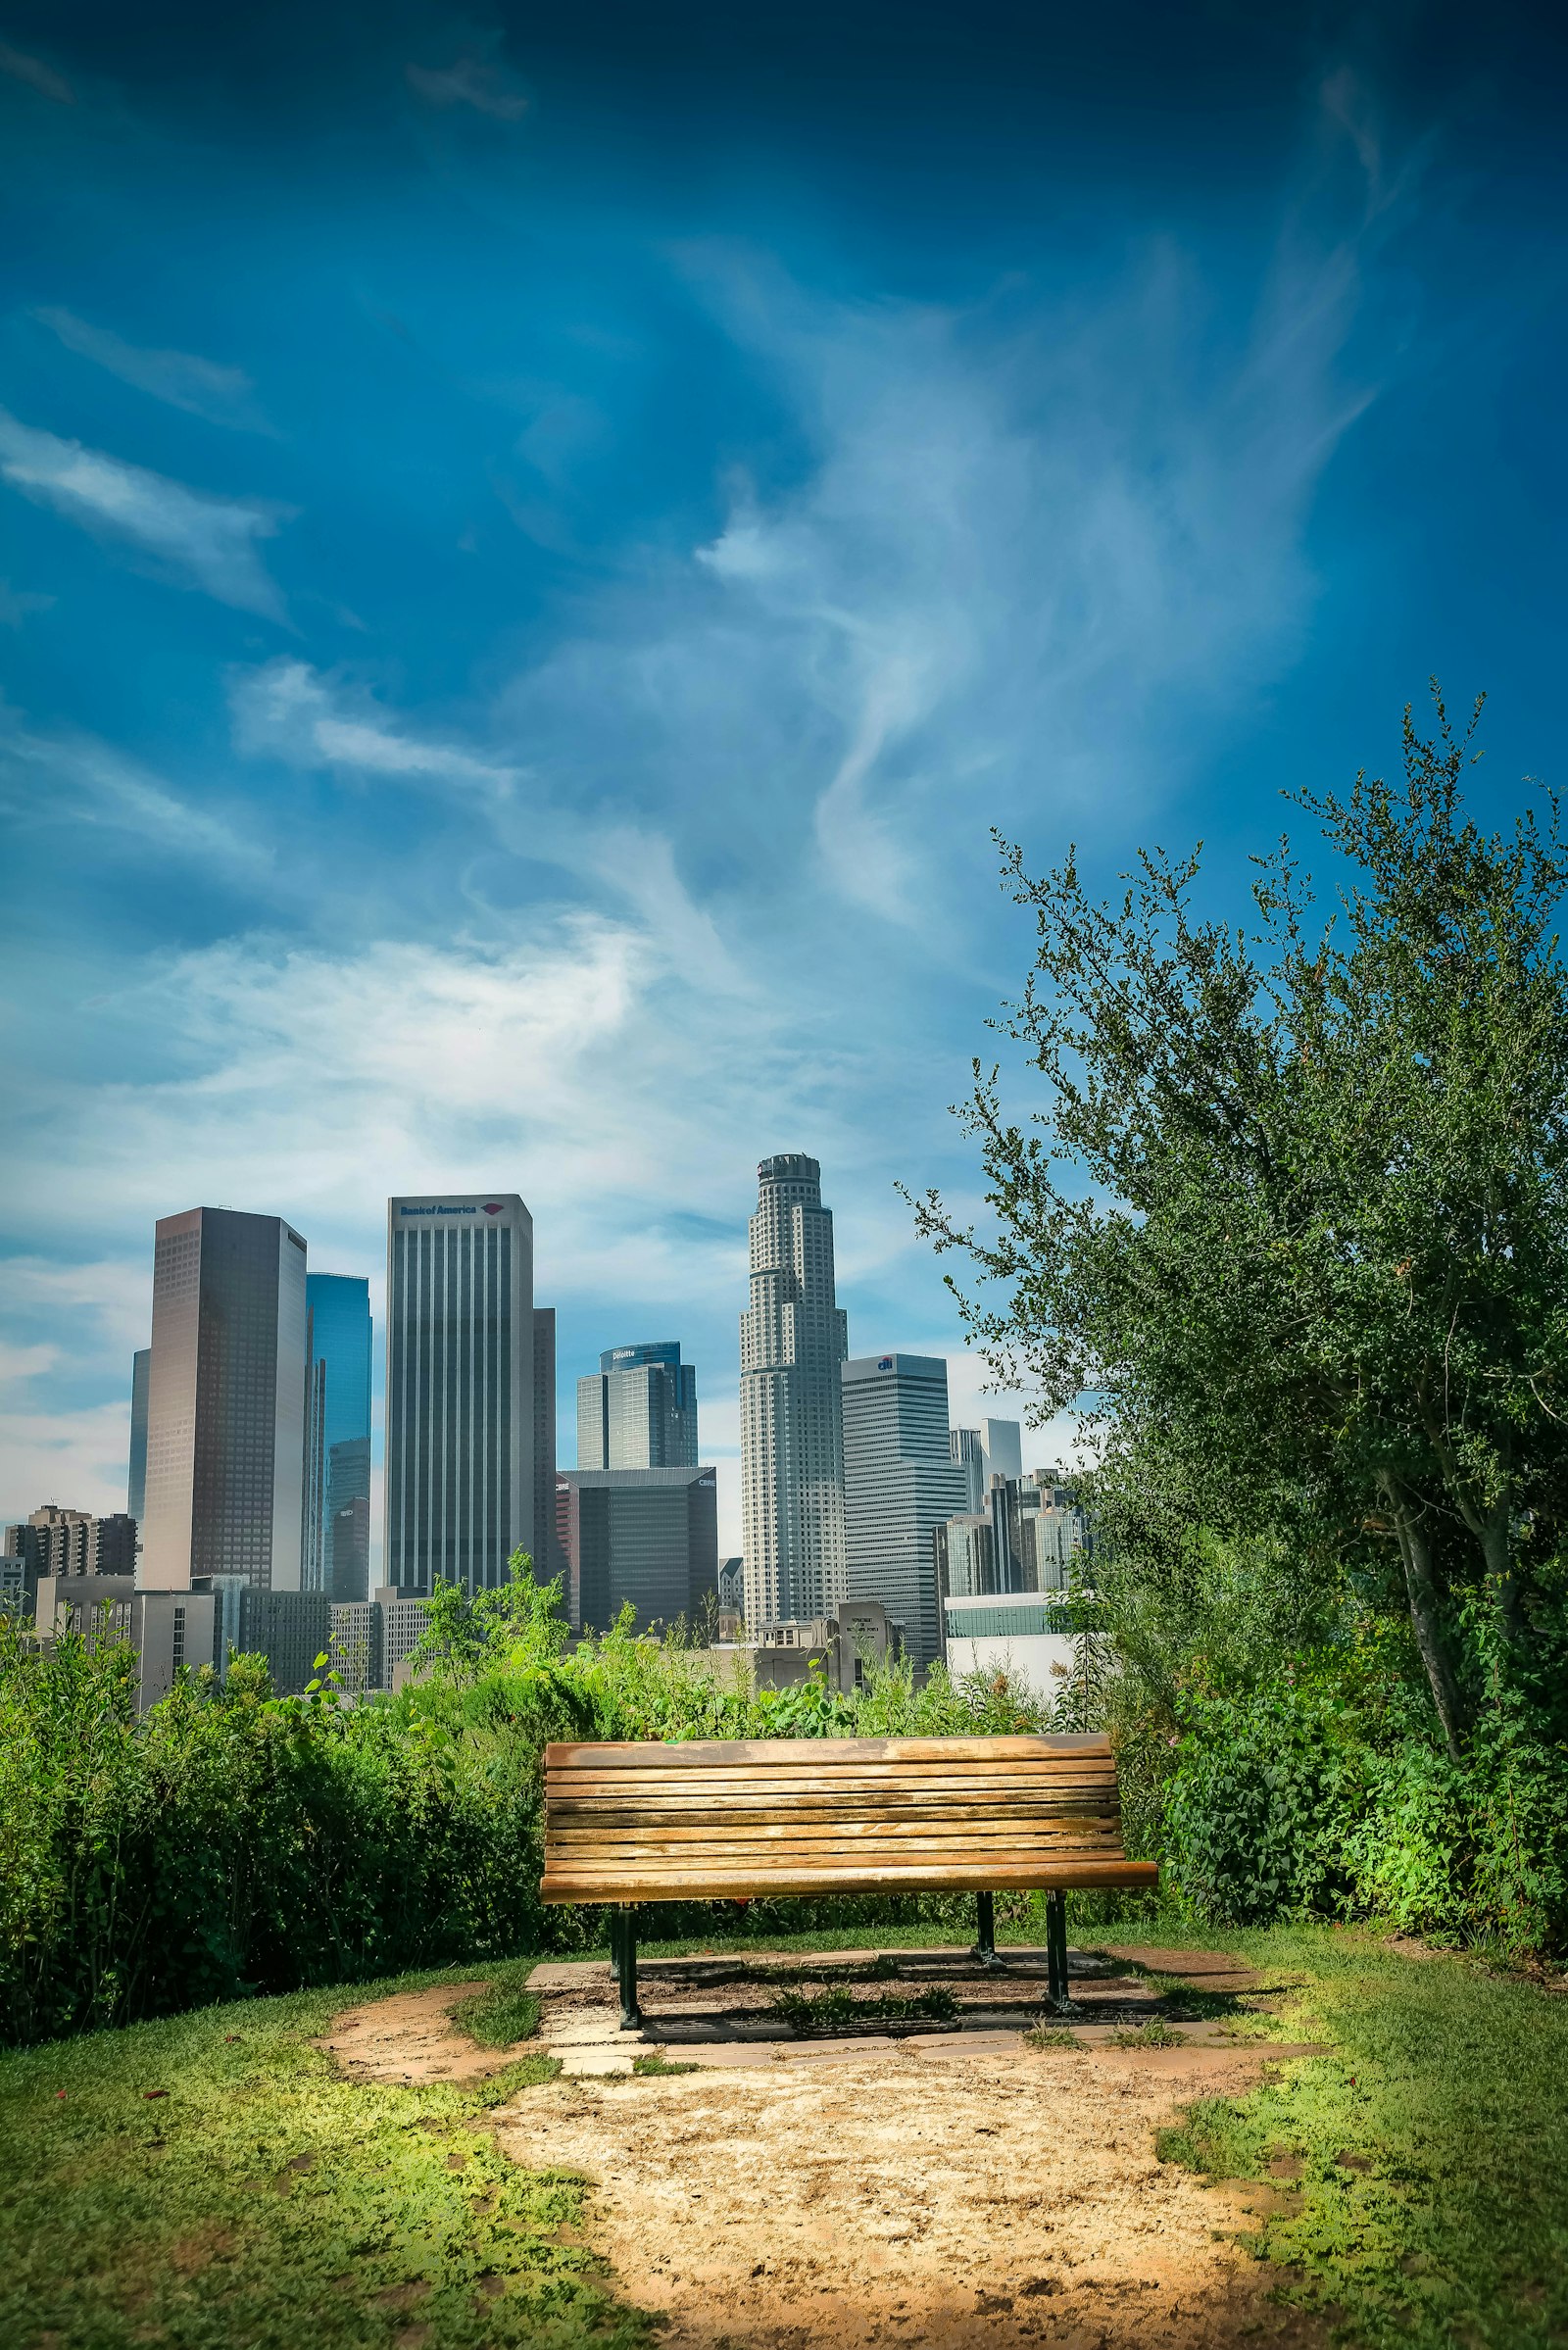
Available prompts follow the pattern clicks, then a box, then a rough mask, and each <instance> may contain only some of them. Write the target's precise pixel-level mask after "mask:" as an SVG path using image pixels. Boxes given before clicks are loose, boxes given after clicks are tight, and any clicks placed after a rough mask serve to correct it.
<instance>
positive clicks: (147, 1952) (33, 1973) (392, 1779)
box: [0, 1556, 1043, 2043]
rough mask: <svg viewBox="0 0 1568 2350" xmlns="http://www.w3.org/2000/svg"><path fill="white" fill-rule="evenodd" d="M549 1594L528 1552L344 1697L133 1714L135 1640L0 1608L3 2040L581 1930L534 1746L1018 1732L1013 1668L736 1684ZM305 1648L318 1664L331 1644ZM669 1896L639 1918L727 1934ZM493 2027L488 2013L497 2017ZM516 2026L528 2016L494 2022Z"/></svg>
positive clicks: (883, 1910)
mask: <svg viewBox="0 0 1568 2350" xmlns="http://www.w3.org/2000/svg"><path fill="white" fill-rule="evenodd" d="M558 1604H559V1591H552V1590H549V1589H546V1590H543V1591H541V1590H539V1589H538V1588H537V1587H535V1585H534V1584H533V1581H532V1578H531V1576H530V1575H529V1574H528V1572H527V1565H526V1561H525V1560H524V1559H522V1558H521V1557H520V1556H519V1558H518V1559H517V1560H515V1562H514V1576H513V1580H512V1583H511V1584H510V1585H509V1586H508V1587H507V1588H506V1589H505V1590H504V1591H501V1592H499V1593H487V1594H484V1595H482V1597H481V1598H480V1599H477V1600H475V1601H474V1602H472V1603H471V1604H470V1603H469V1602H468V1601H467V1600H466V1597H465V1596H464V1595H463V1594H461V1593H457V1592H453V1591H450V1590H448V1591H442V1592H440V1593H438V1594H437V1602H436V1604H435V1606H434V1608H433V1610H432V1629H431V1631H430V1633H429V1635H428V1636H427V1638H428V1643H429V1644H428V1647H427V1648H426V1649H425V1651H424V1656H425V1663H426V1668H427V1670H426V1674H425V1677H424V1678H422V1679H416V1680H415V1681H413V1682H412V1683H410V1684H409V1685H408V1686H407V1687H405V1688H404V1689H401V1690H400V1691H399V1692H398V1693H397V1694H396V1695H395V1696H389V1697H375V1698H371V1699H368V1700H367V1701H363V1702H360V1703H349V1702H347V1701H345V1700H344V1699H343V1697H342V1696H341V1693H340V1691H339V1690H338V1689H337V1687H336V1684H335V1680H334V1677H333V1676H332V1675H331V1674H329V1673H324V1672H323V1673H322V1674H321V1676H320V1677H319V1679H318V1680H317V1681H316V1682H315V1683H314V1684H313V1685H312V1688H311V1689H310V1690H309V1691H308V1692H307V1694H306V1695H305V1696H303V1697H289V1698H280V1697H276V1696H274V1695H273V1694H272V1693H271V1691H270V1686H269V1683H268V1679H267V1674H266V1670H265V1666H264V1665H263V1663H262V1661H261V1660H260V1659H259V1658H255V1657H236V1658H234V1659H233V1660H232V1662H231V1664H230V1666H229V1670H228V1673H227V1676H226V1679H225V1680H224V1681H223V1682H222V1683H221V1684H220V1683H218V1682H217V1681H216V1680H215V1679H214V1678H213V1677H212V1676H211V1675H210V1674H207V1675H196V1676H185V1677H182V1678H181V1679H180V1680H179V1682H178V1685H177V1686H176V1688H175V1689H174V1690H173V1692H172V1695H171V1696H170V1697H168V1698H167V1699H166V1700H165V1701H164V1702H163V1703H162V1704H160V1705H157V1706H155V1707H153V1708H152V1709H151V1711H150V1712H149V1713H148V1714H147V1716H146V1717H145V1719H143V1720H140V1721H138V1720H137V1718H136V1715H135V1711H134V1676H133V1672H132V1664H131V1659H130V1657H129V1654H128V1652H127V1651H126V1650H124V1649H123V1648H120V1647H117V1646H116V1645H115V1644H114V1643H113V1642H112V1641H108V1640H105V1641H104V1642H103V1643H102V1644H100V1645H98V1646H97V1647H96V1648H94V1647H93V1646H92V1644H91V1643H90V1642H89V1641H88V1640H86V1639H84V1638H81V1637H78V1636H76V1635H69V1636H67V1637H65V1638H63V1639H61V1640H59V1641H57V1642H56V1643H55V1644H54V1645H53V1646H52V1647H51V1648H48V1649H43V1648H40V1647H38V1646H37V1645H35V1644H33V1643H32V1642H30V1641H29V1640H26V1639H25V1638H24V1636H23V1635H22V1634H21V1632H20V1631H19V1629H18V1628H17V1627H16V1626H15V1625H14V1624H12V1623H11V1622H9V1621H8V1620H6V1619H3V1618H0V2039H4V2040H7V2041H10V2042H13V2043H25V2042H28V2041H32V2040H38V2039H42V2038H46V2037H48V2036H50V2035H52V2034H55V2033H60V2032H74V2031H81V2030H83V2029H90V2028H91V2027H93V2026H95V2025H98V2024H105V2023H124V2022H128V2021H131V2020H133V2019H136V2018H139V2017H148V2016H157V2015H163V2014H169V2013H172V2012H174V2011H176V2010H178V2009H180V2008H183V2007H187V2006H191V2005H196V2004H201V2003H204V2002H209V2001H213V2000H218V1999H224V1998H232V1997H234V1996H236V1995H239V1994H242V1993H244V1992H248V1991H284V1990H292V1989H295V1988H297V1987H301V1986H306V1985H310V1984H314V1983H336V1982H343V1981H349V1980H358V1979H363V1978H364V1977H366V1976H367V1975H368V1974H370V1973H372V1972H375V1971H377V1970H379V1971H382V1972H385V1971H387V1970H389V1969H397V1968H401V1967H409V1966H430V1965H439V1964H442V1963H445V1962H446V1961H449V1960H456V1959H460V1958H461V1959H465V1960H476V1959H487V1958H488V1959H494V1958H506V1957H508V1956H512V1955H515V1954H520V1953H522V1952H527V1951H539V1950H543V1949H548V1948H558V1949H568V1950H569V1949H580V1948H583V1947H588V1946H594V1945H596V1944H597V1943H598V1942H599V1941H600V1939H601V1937H602V1935H603V1932H604V1922H603V1918H602V1915H601V1913H599V1912H598V1911H596V1910H588V1911H574V1910H569V1909H553V1910H549V1911H547V1910H546V1909H545V1908H544V1907H543V1905H542V1904H541V1902H540V1899H539V1875H540V1865H541V1840H542V1839H541V1809H542V1793H541V1785H542V1758H543V1750H544V1747H545V1745H546V1743H547V1742H548V1741H549V1740H550V1739H552V1738H710V1737H717V1738H781V1737H782V1738H813V1737H831V1736H837V1735H845V1734H846V1733H855V1732H858V1731H861V1732H865V1733H867V1734H873V1735H874V1734H882V1733H890V1732H900V1731H902V1732H913V1733H919V1732H922V1731H928V1732H939V1731H946V1730H956V1731H973V1730H987V1731H989V1730H992V1729H1006V1730H1011V1729H1013V1728H1016V1727H1026V1726H1029V1727H1032V1726H1037V1725H1039V1724H1040V1723H1041V1721H1042V1720H1043V1716H1042V1714H1041V1711H1040V1708H1039V1707H1038V1705H1037V1704H1035V1702H1034V1701H1033V1700H1032V1699H1031V1698H1029V1696H1028V1695H1027V1692H1025V1691H1023V1690H1021V1689H1019V1688H1018V1687H1017V1685H1015V1684H1014V1683H1012V1682H1011V1681H1009V1680H1008V1679H1007V1677H1006V1676H1005V1675H1004V1676H997V1677H991V1678H986V1679H977V1680H976V1681H974V1682H973V1683H972V1684H964V1685H962V1686H955V1685H954V1684H952V1683H950V1682H949V1681H948V1679H947V1677H946V1676H945V1675H943V1674H941V1673H936V1674H933V1675H932V1676H931V1679H930V1681H929V1683H928V1684H927V1686H925V1687H924V1688H921V1689H916V1688H915V1687H914V1683H913V1678H912V1676H911V1674H910V1673H909V1670H908V1668H907V1666H906V1665H902V1664H895V1665H893V1666H891V1667H889V1668H887V1669H886V1670H885V1671H881V1672H873V1673H872V1674H870V1675H869V1676H868V1679H867V1686H866V1688H865V1689H863V1690H859V1691H857V1692H856V1693H855V1695H853V1696H848V1697H846V1696H843V1695H841V1694H840V1693H839V1692H838V1691H837V1690H834V1689H829V1688H828V1687H827V1686H826V1684H825V1683H824V1682H823V1681H822V1680H821V1679H820V1678H817V1679H815V1680H813V1681H812V1682H810V1683H809V1684H808V1685H807V1686H805V1687H803V1688H799V1689H778V1690H774V1689H760V1690H755V1689H752V1688H751V1687H750V1686H749V1684H745V1683H741V1684H738V1685H737V1684H735V1683H734V1682H732V1681H730V1680H729V1679H727V1678H723V1677H721V1675H720V1673H719V1672H718V1671H717V1670H715V1667H714V1665H713V1662H712V1660H711V1658H710V1657H709V1656H707V1655H705V1653H704V1652H703V1651H701V1650H699V1649H696V1648H694V1647H693V1646H691V1645H690V1644H688V1643H687V1642H685V1641H683V1640H680V1639H677V1638H675V1637H671V1638H670V1639H668V1640H663V1641H652V1640H640V1639H638V1638H637V1637H636V1636H635V1635H634V1633H633V1631H632V1629H631V1623H630V1619H629V1616H628V1618H627V1619H625V1620H623V1621H622V1622H621V1623H620V1624H619V1625H617V1626H615V1627H614V1628H613V1630H612V1631H611V1632H609V1633H608V1634H606V1635H605V1636H604V1637H603V1638H602V1639H598V1640H588V1641H585V1642H583V1643H582V1644H581V1645H579V1646H578V1647H577V1648H576V1649H574V1650H571V1651H569V1652H568V1650H567V1647H566V1635H565V1628H564V1625H563V1624H562V1622H561V1619H560V1616H559V1613H558V1612H557V1609H558ZM322 1661H323V1664H324V1660H322ZM956 1913H957V1905H956V1903H952V1902H950V1903H943V1902H941V1901H933V1900H916V1899H915V1898H914V1897H912V1896H906V1897H905V1898H904V1899H902V1900H881V1901H873V1900H865V1901H858V1902H844V1901H831V1902H829V1901H824V1902H822V1903H817V1904H809V1903H806V1904H803V1903H795V1902H776V1903H764V1902H758V1903H754V1904H753V1905H752V1906H751V1909H750V1911H749V1913H748V1915H749V1917H750V1920H751V1923H752V1924H753V1926H754V1927H757V1928H760V1929H761V1930H763V1931H766V1929H767V1926H768V1925H769V1923H773V1922H776V1923H778V1924H780V1925H783V1926H784V1927H786V1928H791V1927H809V1926H810V1925H811V1924H812V1923H813V1920H814V1918H815V1917H816V1916H817V1915H818V1914H819V1915H820V1916H821V1917H822V1919H823V1920H824V1921H831V1922H832V1923H833V1924H835V1925H844V1924H853V1923H856V1922H859V1923H863V1924H871V1923H885V1924H893V1923H897V1922H900V1921H909V1920H912V1919H914V1918H916V1917H930V1918H932V1919H933V1920H942V1919H946V1918H947V1917H949V1916H950V1915H956ZM737 1916H738V1913H737V1912H736V1911H734V1910H733V1909H731V1908H729V1907H727V1906H726V1907H724V1908H722V1909H715V1907H714V1906H713V1905H711V1904H695V1903H687V1904H663V1905H657V1906H655V1907H653V1908H652V1910H651V1913H650V1914H649V1915H648V1916H647V1917H646V1918H645V1921H644V1923H645V1926H646V1928H647V1930H648V1932H649V1933H650V1934H652V1935H655V1936H657V1935H659V1934H668V1933H678V1932H683V1931H684V1932H687V1933H691V1932H698V1933H702V1932H708V1933H718V1934H723V1933H726V1932H732V1931H733V1930H734V1927H735V1923H736V1920H737ZM498 2029H499V2026H498ZM515 2036H520V2034H519V2035H515Z"/></svg>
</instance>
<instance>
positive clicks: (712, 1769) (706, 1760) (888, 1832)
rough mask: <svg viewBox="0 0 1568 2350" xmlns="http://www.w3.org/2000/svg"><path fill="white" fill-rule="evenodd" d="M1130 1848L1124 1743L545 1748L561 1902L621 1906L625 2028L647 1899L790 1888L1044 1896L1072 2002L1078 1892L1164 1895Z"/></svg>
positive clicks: (985, 1937)
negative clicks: (1070, 1930)
mask: <svg viewBox="0 0 1568 2350" xmlns="http://www.w3.org/2000/svg"><path fill="white" fill-rule="evenodd" d="M1157 1876H1158V1871H1157V1870H1156V1868H1155V1866H1154V1864H1153V1863H1152V1861H1138V1860H1129V1859H1128V1858H1127V1855H1126V1853H1125V1851H1124V1850H1123V1848H1122V1836H1121V1805H1120V1799H1119V1796H1118V1793H1117V1788H1116V1766H1115V1763H1114V1761H1113V1760H1112V1757H1111V1751H1110V1740H1109V1739H1108V1738H1104V1737H1092V1738H1040V1737H1029V1738H752V1739H734V1740H730V1739H717V1738H713V1739H705V1738H693V1739H690V1740H686V1741H681V1742H678V1743H672V1744H668V1745H664V1744H661V1743H660V1742H659V1741H658V1740H655V1739H647V1740H627V1741H625V1742H618V1741H617V1742H609V1741H606V1742H603V1743H597V1744H581V1745H551V1746H547V1747H546V1748H545V1873H544V1882H543V1885H542V1888H541V1890H542V1892H543V1895H544V1898H545V1900H546V1901H581V1902H608V1903H611V1904H613V1908H614V1916H613V1919H612V1922H611V1952H612V1964H613V1967H614V1970H615V1975H616V1978H617V1980H618V1982H619V1984H620V2005H621V2014H620V2020H621V2024H622V2026H623V2028H624V2029H626V2030H628V2031H630V2030H633V2029H635V2028H636V2026H637V2025H639V2024H640V2023H641V2021H642V2016H641V2012H640V2010H639V2008H638V2005H637V1928H636V1905H637V1903H638V1902H642V1901H747V1900H752V1899H756V1898H759V1897H761V1896H767V1897H773V1896H777V1895H779V1894H823V1893H947V1892H955V1891H967V1892H973V1893H974V1894H975V1895H976V1896H977V1904H978V1917H979V1931H978V1934H977V1937H976V1941H975V1946H974V1955H975V1956H976V1957H977V1958H979V1959H981V1960H982V1961H983V1962H984V1963H986V1964H988V1965H993V1966H994V1965H996V1964H997V1963H998V1961H997V1955H996V1933H995V1912H994V1903H993V1896H994V1895H995V1894H996V1893H997V1892H999V1891H1002V1890H1004V1889H1005V1890H1008V1891H1013V1890H1027V1891H1044V1892H1046V1893H1048V1894H1049V1895H1050V1899H1049V1901H1048V1903H1047V1927H1046V1957H1047V1974H1048V1981H1049V1985H1050V1991H1051V1996H1052V1998H1053V2000H1054V2001H1056V2002H1058V2003H1059V2002H1060V2001H1063V2000H1065V1998H1066V1996H1067V1924H1066V1909H1065V1903H1064V1899H1063V1896H1064V1894H1065V1893H1066V1892H1067V1891H1069V1890H1070V1889H1071V1888H1073V1887H1074V1886H1086V1885H1153V1884H1154V1883H1155V1881H1156V1879H1157Z"/></svg>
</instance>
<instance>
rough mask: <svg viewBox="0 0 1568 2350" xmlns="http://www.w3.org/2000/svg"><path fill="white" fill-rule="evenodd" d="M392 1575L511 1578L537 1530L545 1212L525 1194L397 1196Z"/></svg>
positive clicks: (392, 1280)
mask: <svg viewBox="0 0 1568 2350" xmlns="http://www.w3.org/2000/svg"><path fill="white" fill-rule="evenodd" d="M386 1290H387V1329H386V1346H387V1375H386V1521H385V1522H386V1578H387V1584H388V1586H390V1587H392V1588H394V1589H395V1590H397V1591H400V1592H405V1593H411V1594H412V1593H418V1592H425V1593H428V1592H429V1591H432V1590H433V1589H434V1587H435V1584H436V1581H437V1580H438V1578H442V1577H444V1578H445V1579H446V1580H447V1581H449V1582H456V1583H459V1584H462V1585H463V1587H464V1588H465V1590H466V1591H482V1590H486V1589H491V1588H493V1587H494V1586H496V1585H498V1584H502V1583H505V1582H506V1580H507V1574H508V1561H509V1559H510V1558H511V1556H512V1553H513V1551H514V1550H516V1549H522V1550H526V1551H528V1552H530V1553H531V1554H532V1555H533V1556H534V1557H535V1558H536V1559H537V1558H538V1556H539V1555H540V1552H539V1545H538V1542H537V1541H536V1539H535V1529H534V1508H535V1501H536V1491H535V1483H534V1460H535V1444H536V1424H535V1410H534V1369H535V1332H534V1308H533V1218H532V1217H531V1216H530V1215H529V1213H528V1210H527V1208H526V1207H525V1206H524V1205H523V1203H522V1201H521V1199H519V1198H518V1197H517V1195H516V1193H515V1192H506V1193H499V1192H498V1193H488V1194H487V1193H484V1192H479V1193H470V1194H467V1195H465V1194H462V1193H451V1194H448V1195H447V1196H446V1197H445V1198H444V1199H430V1198H420V1199H392V1200H389V1201H388V1203H387V1281H386Z"/></svg>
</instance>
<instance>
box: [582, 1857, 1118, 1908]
mask: <svg viewBox="0 0 1568 2350" xmlns="http://www.w3.org/2000/svg"><path fill="white" fill-rule="evenodd" d="M1158 1877H1159V1871H1158V1870H1157V1868H1156V1867H1155V1866H1154V1864H1153V1862H1152V1861H1131V1860H1121V1861H1113V1860H1109V1859H1106V1860H1091V1861H1078V1860H1066V1859H1062V1860H1053V1861H1051V1863H1050V1864H1049V1866H1046V1865H1042V1866H1040V1867H1030V1866H1029V1865H1027V1864H1025V1865H1023V1866H1021V1867H1016V1866H1011V1865H1008V1864H1006V1863H1005V1862H1003V1861H1002V1860H1000V1859H999V1860H996V1861H982V1862H980V1863H979V1864H977V1865H971V1864H964V1865H963V1866H956V1867H954V1868H943V1869H931V1868H925V1867H918V1866H916V1867H910V1868H907V1869H893V1868H873V1867H870V1866H867V1865H865V1864H864V1863H862V1864H861V1865H860V1866H859V1867H858V1868H853V1869H850V1868H846V1869H822V1868H818V1867H816V1866H815V1865H812V1866H810V1867H808V1868H798V1867H796V1868H791V1867H779V1868H777V1869H767V1870H765V1871H764V1870H759V1869H758V1868H756V1867H755V1866H753V1867H751V1868H749V1869H747V1870H744V1871H731V1872H729V1873H727V1874H721V1873H719V1872H717V1871H714V1872H711V1873H699V1872H696V1871H693V1872H691V1873H689V1874H682V1873H680V1872H677V1871H674V1870H671V1869H668V1868H663V1867H661V1868H659V1869H655V1870H642V1871H639V1870H635V1869H628V1870H624V1871H620V1872H618V1873H616V1874H615V1875H613V1876H610V1875H607V1874H605V1873H603V1872H598V1873H595V1874H594V1875H591V1876H590V1875H586V1874H583V1875H578V1874H576V1873H573V1874H571V1875H563V1874H562V1873H561V1872H560V1871H557V1870H552V1871H551V1872H550V1873H549V1875H548V1876H546V1878H545V1879H544V1882H543V1884H542V1885H541V1888H540V1890H541V1895H542V1898H543V1899H544V1900H545V1901H547V1902H553V1901H731V1900H736V1899H762V1898H766V1897H770V1896H773V1895H779V1896H794V1895H797V1894H803V1893H941V1892H977V1893H979V1892H1032V1891H1047V1890H1050V1889H1052V1888H1053V1887H1069V1888H1070V1887H1072V1886H1082V1887H1101V1886H1103V1887H1107V1888H1116V1887H1121V1888H1126V1887H1130V1886H1137V1885H1154V1884H1155V1883H1157V1881H1158Z"/></svg>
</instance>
